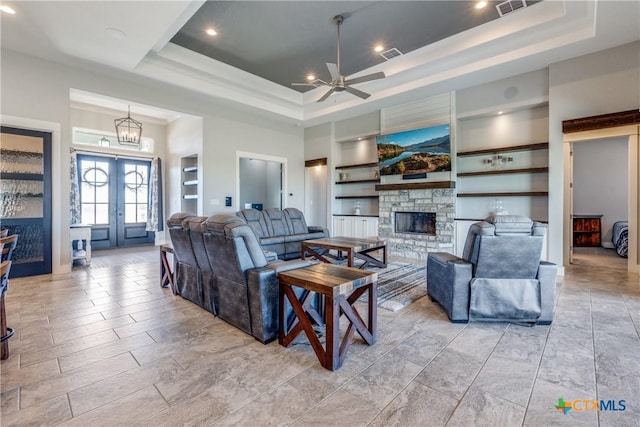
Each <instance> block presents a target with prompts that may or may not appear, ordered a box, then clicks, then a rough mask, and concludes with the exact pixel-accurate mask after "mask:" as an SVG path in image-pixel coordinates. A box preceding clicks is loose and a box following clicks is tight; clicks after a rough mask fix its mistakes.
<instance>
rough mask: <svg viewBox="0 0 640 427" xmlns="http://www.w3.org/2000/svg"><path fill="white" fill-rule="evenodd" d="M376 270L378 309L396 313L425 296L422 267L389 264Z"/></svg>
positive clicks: (425, 287) (399, 263) (424, 279)
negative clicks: (382, 268)
mask: <svg viewBox="0 0 640 427" xmlns="http://www.w3.org/2000/svg"><path fill="white" fill-rule="evenodd" d="M371 270H372V271H374V270H378V271H379V272H378V307H381V308H384V309H387V310H390V311H398V310H400V309H401V308H403V307H406V306H408V305H409V304H411V303H412V302H414V301H415V300H417V299H418V298H421V297H423V296H425V295H426V294H427V270H426V266H424V265H415V264H407V263H402V262H391V263H389V264H387V268H385V269H384V270H380V269H377V268H372V269H371Z"/></svg>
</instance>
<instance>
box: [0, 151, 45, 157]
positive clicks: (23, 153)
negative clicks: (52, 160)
mask: <svg viewBox="0 0 640 427" xmlns="http://www.w3.org/2000/svg"><path fill="white" fill-rule="evenodd" d="M0 154H2V155H3V156H10V155H14V156H28V157H33V158H38V159H41V158H42V157H43V156H44V154H43V153H38V152H35V151H22V150H10V149H8V148H0Z"/></svg>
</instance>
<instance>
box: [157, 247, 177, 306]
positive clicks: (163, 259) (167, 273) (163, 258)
mask: <svg viewBox="0 0 640 427" xmlns="http://www.w3.org/2000/svg"><path fill="white" fill-rule="evenodd" d="M167 254H171V256H172V258H173V259H174V260H175V258H174V257H173V246H171V245H170V244H164V245H160V287H161V288H165V287H167V286H169V289H171V292H172V293H173V294H174V295H178V289H177V288H176V283H175V277H174V272H175V271H176V269H175V262H174V266H173V267H172V266H171V264H170V263H169V259H168V258H167Z"/></svg>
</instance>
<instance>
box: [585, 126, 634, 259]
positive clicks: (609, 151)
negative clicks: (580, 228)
mask: <svg viewBox="0 0 640 427" xmlns="http://www.w3.org/2000/svg"><path fill="white" fill-rule="evenodd" d="M627 145H628V138H615V139H604V140H594V141H582V142H575V143H574V144H573V213H574V214H589V215H603V217H602V246H605V247H609V248H610V247H613V244H612V243H611V231H612V227H613V223H614V222H616V221H626V220H627V214H628V210H627V209H628V205H629V203H628V199H629V195H628V192H629V182H628V175H629V162H628V147H627Z"/></svg>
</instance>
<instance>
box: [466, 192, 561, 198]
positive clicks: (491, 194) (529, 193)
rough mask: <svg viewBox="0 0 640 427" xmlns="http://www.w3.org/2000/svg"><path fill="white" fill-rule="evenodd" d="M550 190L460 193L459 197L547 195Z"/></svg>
mask: <svg viewBox="0 0 640 427" xmlns="http://www.w3.org/2000/svg"><path fill="white" fill-rule="evenodd" d="M548 195H549V192H548V191H514V192H505V193H458V194H456V196H457V197H523V196H524V197H547V196H548Z"/></svg>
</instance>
